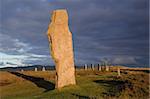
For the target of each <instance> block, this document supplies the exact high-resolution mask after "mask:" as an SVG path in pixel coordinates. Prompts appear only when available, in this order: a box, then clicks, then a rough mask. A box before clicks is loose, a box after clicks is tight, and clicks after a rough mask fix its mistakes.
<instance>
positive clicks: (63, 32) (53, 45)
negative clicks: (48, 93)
mask: <svg viewBox="0 0 150 99" xmlns="http://www.w3.org/2000/svg"><path fill="white" fill-rule="evenodd" d="M47 34H48V39H49V42H50V49H51V55H52V58H53V60H54V61H55V65H56V86H55V87H56V88H61V87H64V86H66V85H70V84H75V83H76V81H75V68H74V54H73V45H72V33H71V32H70V30H69V27H68V14H67V11H66V10H64V9H61V10H55V11H53V12H52V17H51V23H50V24H49V27H48V32H47Z"/></svg>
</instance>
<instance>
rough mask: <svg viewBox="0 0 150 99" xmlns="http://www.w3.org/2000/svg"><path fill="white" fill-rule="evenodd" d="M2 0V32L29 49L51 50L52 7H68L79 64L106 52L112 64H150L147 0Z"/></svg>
mask: <svg viewBox="0 0 150 99" xmlns="http://www.w3.org/2000/svg"><path fill="white" fill-rule="evenodd" d="M1 1H2V7H1V9H0V10H1V12H2V16H0V18H1V21H2V22H1V23H0V33H1V34H3V35H4V34H5V35H7V36H10V37H11V38H12V39H18V40H19V41H20V42H22V43H25V44H27V45H28V47H29V48H31V49H26V52H28V53H34V54H40V55H49V46H48V41H47V37H46V31H47V26H48V24H49V21H50V12H51V11H52V10H54V9H58V8H66V9H67V10H68V12H69V25H70V30H71V31H72V33H73V40H74V51H75V62H76V64H84V63H97V62H99V61H100V59H101V58H103V57H108V58H110V59H111V60H112V63H121V64H146V63H148V37H149V34H148V28H149V27H148V9H149V8H148V0H107V1H106V0H105V1H104V0H62V1H61V0H55V1H54V0H52V1H51V0H32V1H31V0H22V1H20V0H1ZM10 40H11V39H10ZM8 42H9V41H8ZM6 43H7V42H6ZM2 45H3V48H5V45H6V44H4V43H3V44H2ZM7 46H9V47H10V46H11V44H10V43H7ZM10 49H12V47H10ZM24 49H25V48H24ZM24 49H23V50H24ZM5 51H6V50H5ZM7 52H8V51H7ZM18 53H19V52H18ZM41 61H42V60H41ZM45 62H48V61H45ZM41 63H44V62H41Z"/></svg>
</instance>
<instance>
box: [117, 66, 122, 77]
mask: <svg viewBox="0 0 150 99" xmlns="http://www.w3.org/2000/svg"><path fill="white" fill-rule="evenodd" d="M117 72H118V76H121V75H120V68H119V67H118V68H117Z"/></svg>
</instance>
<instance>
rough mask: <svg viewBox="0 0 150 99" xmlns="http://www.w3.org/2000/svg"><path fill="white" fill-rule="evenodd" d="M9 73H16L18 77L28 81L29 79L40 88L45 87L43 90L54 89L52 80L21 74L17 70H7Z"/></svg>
mask: <svg viewBox="0 0 150 99" xmlns="http://www.w3.org/2000/svg"><path fill="white" fill-rule="evenodd" d="M9 73H11V74H13V75H16V76H18V77H21V78H24V79H26V80H28V81H31V82H32V83H34V84H36V85H37V86H38V87H40V88H44V89H45V91H44V92H47V91H50V90H54V88H55V84H53V83H52V82H49V81H46V80H44V78H40V77H34V76H28V75H25V74H21V73H18V72H9Z"/></svg>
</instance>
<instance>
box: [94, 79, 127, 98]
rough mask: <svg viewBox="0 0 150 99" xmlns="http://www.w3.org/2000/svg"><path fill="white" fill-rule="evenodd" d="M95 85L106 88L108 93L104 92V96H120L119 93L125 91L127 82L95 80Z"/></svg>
mask: <svg viewBox="0 0 150 99" xmlns="http://www.w3.org/2000/svg"><path fill="white" fill-rule="evenodd" d="M94 82H95V83H98V84H100V85H103V86H105V87H106V89H107V92H104V93H103V95H104V96H118V95H119V93H120V92H121V91H122V90H123V89H125V83H126V82H125V81H121V80H95V81H94Z"/></svg>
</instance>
